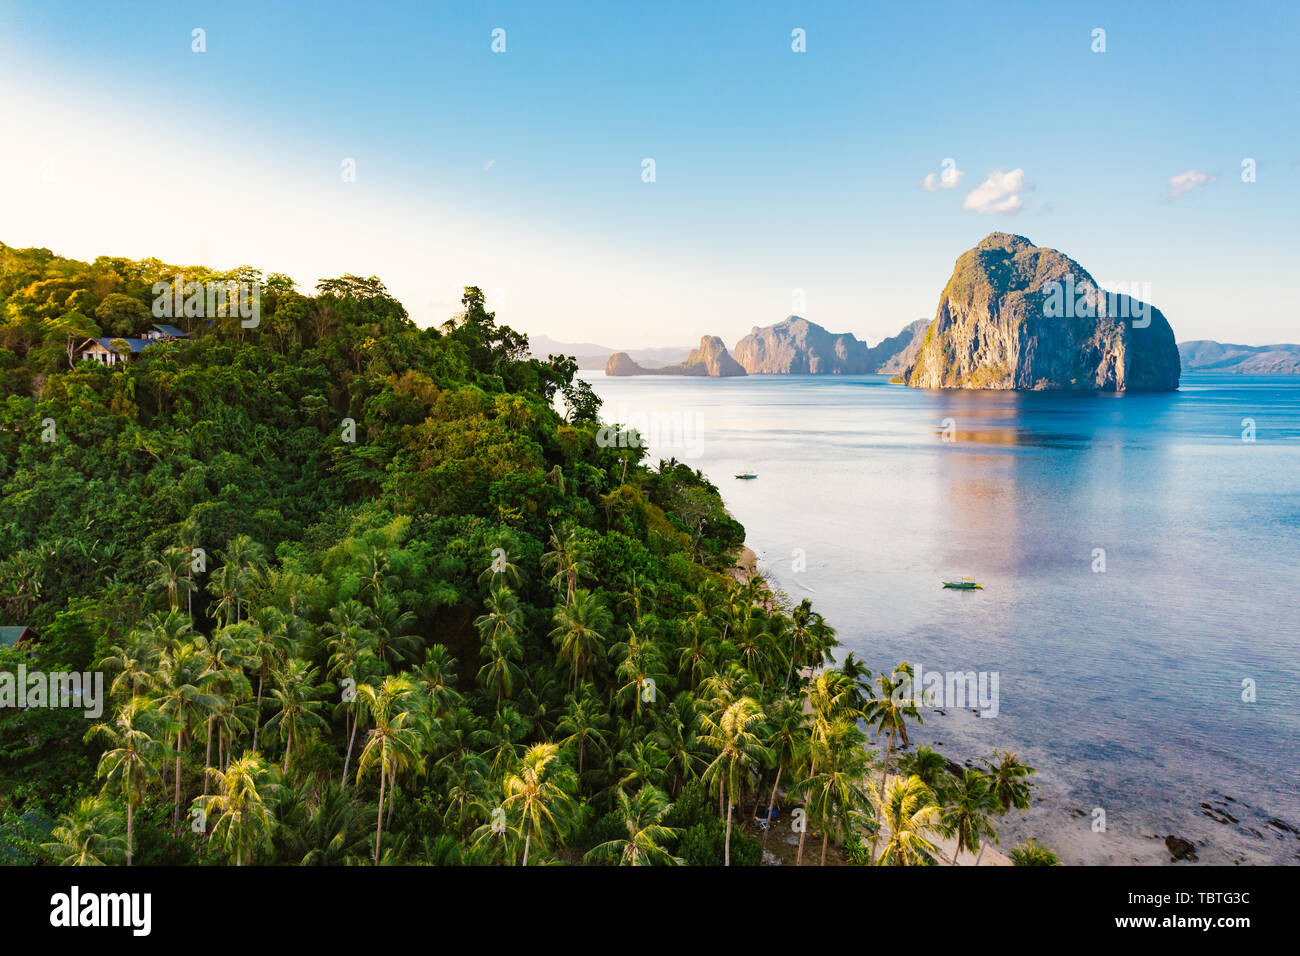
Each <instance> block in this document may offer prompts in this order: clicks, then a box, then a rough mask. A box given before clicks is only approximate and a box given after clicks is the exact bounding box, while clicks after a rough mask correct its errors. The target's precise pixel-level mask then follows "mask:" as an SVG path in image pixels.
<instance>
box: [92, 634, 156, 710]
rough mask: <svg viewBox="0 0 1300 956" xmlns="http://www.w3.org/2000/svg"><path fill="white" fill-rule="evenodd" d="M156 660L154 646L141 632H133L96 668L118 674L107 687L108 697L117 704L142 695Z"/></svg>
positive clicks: (110, 650)
mask: <svg viewBox="0 0 1300 956" xmlns="http://www.w3.org/2000/svg"><path fill="white" fill-rule="evenodd" d="M156 658H157V653H156V652H155V651H154V649H153V645H152V644H151V642H150V641H149V639H148V637H147V635H146V634H144V633H143V632H141V631H132V632H131V633H130V634H128V635H127V637H126V639H125V640H122V641H120V642H118V643H117V644H114V645H113V646H112V647H110V648H109V649H108V651H107V652H106V653H105V654H104V656H103V657H102V658H101V659H100V661H99V664H98V665H97V666H98V667H99V669H100V670H105V671H110V672H111V671H116V672H117V676H116V677H114V678H113V683H112V684H110V685H109V688H108V693H109V696H110V697H112V698H113V699H115V700H120V699H124V698H126V697H136V696H138V695H140V694H143V693H144V692H145V691H146V690H147V689H148V687H149V681H150V675H151V674H152V673H153V665H154V661H155V660H156Z"/></svg>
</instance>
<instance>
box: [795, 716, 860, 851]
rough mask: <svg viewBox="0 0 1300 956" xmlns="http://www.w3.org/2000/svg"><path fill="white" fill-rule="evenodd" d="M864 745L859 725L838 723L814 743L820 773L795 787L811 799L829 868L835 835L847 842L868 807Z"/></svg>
mask: <svg viewBox="0 0 1300 956" xmlns="http://www.w3.org/2000/svg"><path fill="white" fill-rule="evenodd" d="M862 744H863V735H862V731H860V730H858V726H857V723H856V722H854V721H852V720H838V721H836V722H835V723H834V724H833V725H831V727H830V728H828V729H827V730H826V731H825V732H824V733H822V734H819V735H818V736H817V738H815V739H813V740H812V742H811V746H812V748H813V753H814V756H815V759H814V764H815V766H816V767H817V771H816V772H815V773H813V774H812V775H810V776H809V777H807V778H806V779H804V780H801V781H800V782H799V783H798V784H796V785H795V786H794V787H793V788H792V792H793V793H796V794H799V795H801V796H806V797H807V799H806V801H805V805H806V806H807V807H808V809H809V811H810V812H809V817H810V818H811V819H812V820H815V821H816V822H817V826H818V829H820V830H821V834H822V852H821V865H822V866H825V865H826V848H827V846H828V845H829V844H830V838H831V834H832V833H834V832H838V834H839V836H840V838H841V840H843V839H847V838H848V837H849V836H850V835H851V834H852V833H853V825H854V823H856V822H857V821H858V819H859V818H860V816H861V814H862V812H863V810H864V808H866V807H867V806H868V802H869V801H868V797H867V794H866V792H865V791H864V790H863V789H862V780H863V777H864V776H865V774H866V762H867V755H866V751H865V750H863V748H862Z"/></svg>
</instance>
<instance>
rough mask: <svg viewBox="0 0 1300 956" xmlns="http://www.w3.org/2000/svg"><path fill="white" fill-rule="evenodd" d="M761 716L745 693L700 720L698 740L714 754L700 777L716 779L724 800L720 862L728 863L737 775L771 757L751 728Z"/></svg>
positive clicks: (754, 727) (757, 726)
mask: <svg viewBox="0 0 1300 956" xmlns="http://www.w3.org/2000/svg"><path fill="white" fill-rule="evenodd" d="M763 720H764V717H763V713H762V711H760V710H759V709H758V704H757V703H756V702H755V701H753V700H752V699H751V698H749V697H742V698H740V699H739V700H737V701H734V702H733V703H731V704H728V705H727V707H726V708H725V709H724V710H723V711H722V716H721V717H719V718H718V719H717V720H715V719H714V718H713V716H712V715H709V714H706V715H704V717H703V719H702V720H701V725H702V728H703V733H702V734H701V735H700V743H701V744H702V745H703V746H704V747H706V748H707V749H709V750H711V751H713V752H714V753H716V754H717V756H716V757H715V758H714V759H713V761H712V763H710V764H709V766H708V768H707V769H706V770H705V771H704V779H705V780H706V781H708V782H710V783H712V782H713V781H714V780H716V781H717V782H718V789H719V791H723V792H725V796H726V800H727V833H726V840H725V842H724V843H723V853H722V865H723V866H730V865H731V815H732V806H733V805H734V803H735V800H736V792H737V791H738V790H739V788H740V782H741V776H742V774H743V773H744V772H747V771H748V770H749V768H751V767H752V766H754V765H755V764H757V763H760V762H762V761H767V760H771V759H772V757H771V754H770V753H769V752H768V750H767V748H766V747H764V746H763V742H762V740H761V739H760V738H759V736H758V734H757V733H756V732H755V731H757V730H759V729H760V726H761V724H762V722H763Z"/></svg>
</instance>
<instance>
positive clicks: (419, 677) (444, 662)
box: [416, 644, 461, 718]
mask: <svg viewBox="0 0 1300 956" xmlns="http://www.w3.org/2000/svg"><path fill="white" fill-rule="evenodd" d="M416 682H417V683H418V684H419V687H420V690H421V692H422V693H423V694H424V699H425V701H426V702H427V703H428V705H429V717H430V718H436V717H437V716H438V715H439V714H441V713H443V712H444V711H446V710H447V709H448V708H449V707H452V706H454V705H455V704H457V703H458V702H459V701H460V699H461V695H460V694H459V693H457V691H456V658H454V657H452V656H451V652H450V651H448V650H447V647H446V645H444V644H433V645H431V646H430V647H429V649H428V650H427V651H425V654H424V666H422V667H421V668H420V670H419V671H418V672H417V673H416Z"/></svg>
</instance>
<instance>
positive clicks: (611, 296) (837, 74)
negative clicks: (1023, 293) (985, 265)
mask: <svg viewBox="0 0 1300 956" xmlns="http://www.w3.org/2000/svg"><path fill="white" fill-rule="evenodd" d="M266 6H267V7H273V8H272V9H267V8H264V6H263V5H262V4H245V3H239V2H234V3H231V2H225V3H198V4H175V3H169V4H150V3H124V4H120V5H119V4H113V5H105V4H64V5H58V6H57V7H55V6H54V5H51V4H46V3H34V2H25V0H22V2H14V0H0V120H3V122H4V126H3V128H4V129H5V133H6V135H5V139H6V140H7V142H6V144H5V147H4V149H3V150H0V197H2V198H3V203H0V240H3V241H4V242H6V243H9V244H11V245H20V246H25V245H43V246H48V247H49V248H51V249H54V250H55V251H57V252H60V253H63V254H65V255H71V256H76V257H79V258H90V257H93V256H95V255H99V254H117V255H131V256H144V255H156V256H158V257H160V258H163V259H169V260H172V261H182V262H197V261H203V262H207V263H210V264H212V265H215V266H219V267H226V266H233V265H237V264H240V263H250V264H253V265H256V266H258V267H261V268H263V269H266V270H268V271H270V270H274V271H284V272H288V273H289V274H290V275H292V276H294V278H295V279H297V280H298V281H299V283H300V285H302V286H304V287H307V288H310V286H312V285H313V284H314V283H315V281H316V279H318V278H320V277H321V276H325V275H337V274H339V273H342V272H345V271H349V272H356V273H363V274H370V273H375V274H378V275H380V277H381V278H383V279H384V280H385V281H386V282H387V283H388V285H389V287H390V289H392V290H393V292H394V293H395V294H396V295H397V296H398V297H399V298H401V299H402V301H403V302H405V303H406V305H407V307H408V309H409V310H410V311H411V313H412V314H413V316H415V317H416V319H417V320H418V321H421V322H422V323H428V322H431V321H441V320H442V319H443V318H445V317H446V316H447V315H449V314H450V313H451V312H452V311H454V310H455V308H456V305H457V301H458V299H459V292H460V288H461V287H462V286H464V285H468V284H476V285H480V286H482V287H484V288H485V289H487V290H489V294H490V296H491V298H492V301H493V302H495V304H496V305H497V308H498V311H499V317H500V318H501V319H502V320H503V321H505V322H507V323H509V324H511V325H514V326H515V327H517V328H521V329H523V330H525V331H528V332H533V333H546V334H549V335H551V336H552V337H554V338H559V339H563V340H568V341H577V340H582V341H593V342H598V343H601V344H605V345H609V346H611V347H635V346H647V345H669V344H683V343H691V342H693V341H694V340H696V339H697V338H698V337H699V335H701V334H703V333H706V332H708V333H713V334H719V335H721V336H722V337H723V338H724V340H726V341H727V342H728V344H734V343H735V341H736V339H737V338H739V337H740V336H741V335H743V334H745V333H746V332H747V331H748V330H749V329H750V328H751V327H752V326H754V325H767V324H770V323H772V322H776V321H779V320H780V319H781V318H783V317H784V316H785V315H786V314H788V313H789V312H791V311H793V310H795V308H796V302H797V301H798V300H797V296H798V295H799V293H796V292H795V290H802V301H803V303H804V304H803V305H802V306H801V307H799V308H798V311H800V312H801V314H804V315H806V316H808V317H809V318H811V319H813V320H814V321H817V322H820V323H821V324H823V325H826V326H827V327H829V328H831V329H832V330H835V331H852V332H854V333H856V334H858V335H859V336H860V337H863V338H866V339H868V340H869V341H870V342H872V343H873V344H874V343H875V342H876V341H878V340H879V339H880V338H882V337H884V336H886V335H890V334H893V333H895V332H897V331H898V329H899V328H901V327H902V326H903V325H904V324H906V323H907V322H910V321H912V320H914V319H916V318H921V317H930V316H932V315H933V313H934V309H935V305H936V303H937V300H938V296H939V292H940V291H941V289H942V287H943V284H944V282H945V281H946V279H947V277H948V275H949V273H950V271H951V269H952V263H953V260H954V259H955V258H956V257H957V256H958V255H959V254H960V253H961V252H962V251H963V250H965V249H967V248H969V247H970V246H972V245H974V244H975V243H976V242H978V241H979V239H980V238H982V237H983V236H984V235H986V234H987V233H989V232H991V231H995V230H1004V231H1010V232H1016V233H1020V234H1022V235H1025V236H1028V237H1029V238H1030V239H1032V240H1033V241H1034V242H1036V243H1038V244H1039V245H1047V246H1054V247H1056V248H1058V249H1061V250H1062V251H1064V252H1066V253H1067V254H1069V255H1071V256H1073V257H1074V258H1075V259H1077V260H1078V261H1079V262H1080V263H1081V264H1082V265H1083V266H1084V267H1085V268H1087V269H1088V270H1089V271H1091V272H1092V274H1093V275H1094V276H1095V277H1096V278H1098V279H1099V280H1102V281H1103V282H1129V283H1143V284H1146V285H1145V287H1146V288H1149V289H1150V296H1151V299H1152V301H1153V302H1154V303H1155V305H1157V306H1158V307H1159V308H1161V309H1162V310H1163V311H1164V312H1165V314H1166V315H1167V316H1168V318H1169V319H1170V321H1171V322H1172V323H1173V325H1174V328H1175V332H1176V333H1177V335H1178V338H1179V339H1180V340H1185V339H1192V338H1217V339H1220V340H1227V341H1237V342H1246V343H1252V344H1262V343H1266V342H1277V341H1297V340H1300V318H1298V317H1297V315H1296V311H1295V306H1294V302H1295V293H1294V291H1293V289H1291V287H1290V286H1291V283H1292V278H1291V277H1292V276H1293V275H1294V274H1295V273H1296V265H1295V264H1296V262H1297V259H1298V258H1300V255H1298V254H1300V239H1297V234H1298V230H1297V227H1296V222H1297V221H1298V220H1300V215H1298V214H1300V184H1298V182H1297V180H1298V178H1300V141H1298V140H1300V125H1298V124H1297V114H1298V113H1300V110H1298V109H1297V103H1300V4H1295V3H1282V2H1277V3H1258V4H1252V3H1234V4H1230V5H1229V4H1214V5H1211V4H1197V3H1168V4H1157V3H1143V4H1140V5H1135V4H1131V3H1117V4H1071V5H1068V6H1067V5H1060V4H1014V3H999V4H997V5H986V6H981V7H975V6H972V5H970V4H953V5H946V4H937V3H929V4H924V5H905V4H891V5H888V6H886V5H876V4H864V3H844V4H834V3H819V4H799V3H734V4H726V3H721V4H707V5H706V4H701V3H671V2H670V3H655V4H595V3H593V4H545V3H481V4H450V3H448V4H419V5H417V4H398V3H384V2H373V3H366V4H357V3H343V4H335V5H330V4H322V3H306V4H275V5H266ZM195 28H201V29H203V30H204V31H205V39H206V52H204V53H195V52H193V51H192V38H191V37H192V30H194V29H195ZM497 28H501V29H504V30H505V47H506V48H505V52H503V53H494V52H493V51H492V31H493V30H494V29H497ZM796 28H798V29H801V30H803V31H804V33H805V35H806V52H803V53H796V52H794V51H793V50H792V49H791V44H792V39H791V32H792V30H794V29H796ZM1095 28H1102V29H1104V30H1105V31H1106V35H1105V43H1106V50H1105V52H1104V53H1097V52H1093V50H1092V46H1093V44H1094V40H1093V36H1092V33H1093V30H1094V29H1095ZM647 158H650V159H653V160H654V163H655V181H654V182H644V181H643V178H642V163H643V160H644V159H647ZM1246 158H1250V159H1253V160H1255V162H1256V165H1257V174H1256V181H1255V182H1251V183H1246V182H1243V181H1242V176H1241V163H1242V161H1243V159H1246ZM346 159H351V160H354V161H355V168H356V181H355V182H344V181H343V177H342V175H341V170H342V164H343V162H344V160H346ZM945 159H952V160H953V163H954V165H953V166H952V168H953V169H956V170H960V171H961V176H960V178H959V179H957V181H956V183H955V184H954V185H953V187H952V188H934V189H930V190H927V189H926V188H924V186H923V180H924V179H925V177H926V176H927V175H928V174H933V176H934V179H935V180H938V182H936V183H934V185H942V184H943V181H942V180H941V179H939V177H940V174H941V173H942V172H943V168H944V167H943V162H944V160H945ZM1176 177H1182V178H1181V179H1176ZM1171 180H1174V181H1175V182H1176V183H1181V184H1182V185H1183V186H1185V187H1186V188H1181V187H1173V186H1171ZM981 187H982V188H981ZM1171 194H1174V195H1171ZM981 195H984V196H986V198H987V201H986V202H984V204H983V206H981V205H980V202H979V198H980V197H981ZM997 210H1000V211H997Z"/></svg>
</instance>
